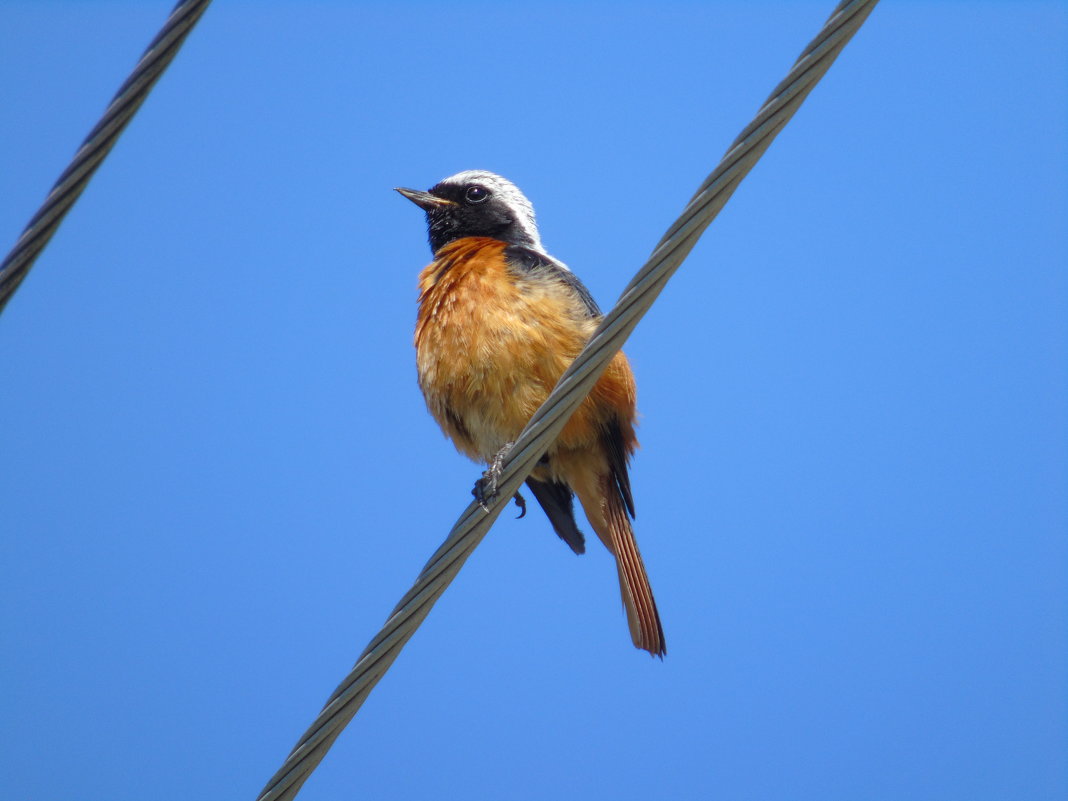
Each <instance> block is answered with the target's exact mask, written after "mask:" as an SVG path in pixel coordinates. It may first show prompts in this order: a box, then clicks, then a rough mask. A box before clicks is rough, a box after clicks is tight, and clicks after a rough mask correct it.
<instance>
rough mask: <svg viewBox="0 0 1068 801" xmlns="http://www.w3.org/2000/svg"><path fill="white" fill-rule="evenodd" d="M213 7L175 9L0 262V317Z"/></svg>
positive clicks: (195, 2)
mask: <svg viewBox="0 0 1068 801" xmlns="http://www.w3.org/2000/svg"><path fill="white" fill-rule="evenodd" d="M210 2H211V0H181V2H179V3H178V5H176V6H175V7H174V10H173V11H171V15H170V17H168V18H167V21H166V22H165V23H164V25H163V28H162V29H160V32H159V33H158V34H156V38H155V39H153V40H152V43H151V44H150V45H149V46H148V48H147V49H146V50H145V52H144V55H142V56H141V60H140V61H138V62H137V66H136V67H134V70H133V72H131V73H130V77H129V78H127V79H126V82H125V83H123V85H122V86H121V87H120V88H119V91H118V92H117V93H116V95H115V97H114V99H113V100H112V101H111V103H110V104H109V105H108V107H107V109H106V110H105V111H104V116H102V117H101V118H100V121H99V122H98V123H97V124H96V125H95V126H94V127H93V130H92V131H90V132H89V136H87V137H86V138H85V141H84V142H82V146H81V147H79V148H78V152H77V153H75V154H74V159H73V160H72V161H71V163H70V165H69V166H68V167H67V169H65V170H64V171H63V174H62V175H60V176H59V180H58V181H56V185H55V186H53V187H52V191H51V192H49V193H48V197H47V198H45V202H44V204H43V205H42V206H41V208H40V209H38V211H37V213H36V214H34V215H33V219H31V220H30V222H29V224H28V225H27V226H26V228H25V229H24V230H23V232H22V235H21V236H19V239H18V242H16V243H15V247H13V248H12V249H11V252H10V253H8V254H7V256H6V257H5V258H4V260H3V262H0V312H2V311H3V310H4V306H6V305H7V302H8V301H9V300H10V299H11V296H12V295H13V294H15V290H16V289H18V287H19V284H21V283H22V279H24V278H25V277H26V274H27V273H29V271H30V268H31V267H32V266H33V263H34V262H35V261H36V260H37V257H38V256H39V255H40V254H41V251H42V250H44V247H45V245H47V244H48V240H49V239H51V238H52V234H54V233H55V232H56V229H57V228H59V224H60V223H61V222H62V221H63V218H64V217H65V216H66V214H67V212H68V211H70V208H71V206H73V205H74V201H76V200H77V199H78V196H79V195H81V193H82V190H84V189H85V187H86V185H87V184H88V183H89V179H90V178H92V177H93V173H94V172H96V168H97V167H99V166H100V163H101V162H102V161H103V160H104V157H105V156H106V155H107V154H108V151H110V150H111V147H112V145H114V144H115V140H116V139H118V138H119V134H121V133H122V132H123V130H124V129H125V128H126V125H127V123H129V122H130V120H131V119H132V118H133V115H134V114H135V113H136V112H137V109H139V108H140V107H141V103H143V102H144V100H145V98H146V97H148V93H149V92H150V91H151V90H152V87H153V86H154V85H155V83H156V81H157V80H158V79H159V77H160V75H162V74H163V71H164V70H165V69H167V66H168V65H169V64H170V63H171V61H172V60H173V59H174V56H175V55H176V54H177V53H178V49H179V48H180V47H181V46H182V42H184V41H185V37H186V36H188V35H189V32H190V31H191V30H192V29H193V26H194V25H196V23H197V20H199V19H200V17H201V15H202V14H203V13H204V10H205V9H206V8H207V7H208V4H209V3H210Z"/></svg>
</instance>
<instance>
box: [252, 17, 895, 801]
mask: <svg viewBox="0 0 1068 801" xmlns="http://www.w3.org/2000/svg"><path fill="white" fill-rule="evenodd" d="M876 2H877V0H848V1H847V2H843V3H841V4H840V5H839V6H838V7H837V8H836V9H835V11H834V13H833V14H832V15H831V17H830V19H828V20H827V22H826V24H825V25H824V26H823V29H822V30H821V31H820V33H819V35H817V36H816V38H815V39H813V40H812V42H811V43H810V44H809V46H808V47H807V48H805V50H804V52H803V53H802V54H801V57H800V58H799V59H798V60H797V63H796V64H794V66H793V68H792V69H791V70H790V73H789V74H788V75H787V76H786V78H785V80H783V81H782V83H780V84H779V85H778V86H777V87H775V90H774V91H773V92H772V93H771V96H770V97H769V98H768V100H767V101H766V102H765V103H764V106H763V107H762V108H761V109H760V111H759V113H758V114H757V116H756V118H755V119H754V120H753V121H752V122H751V123H750V124H749V125H748V126H746V128H745V130H743V131H742V133H741V135H739V137H738V138H737V139H736V140H735V142H734V144H732V145H731V147H730V149H729V150H728V151H727V154H726V155H725V156H724V157H723V159H722V161H721V162H720V163H719V166H717V167H716V169H715V170H713V172H712V174H711V175H709V176H708V178H707V179H706V180H705V182H704V183H703V184H701V187H700V188H699V189H698V191H697V194H695V195H694V197H693V199H692V200H691V201H690V203H689V204H688V205H687V206H686V208H685V209H684V210H683V212H682V215H681V216H680V217H679V219H678V221H676V222H675V223H674V224H673V225H672V226H671V228H669V229H668V232H667V234H665V236H664V238H663V239H662V240H661V241H660V243H659V244H658V245H657V247H656V249H655V250H654V251H653V254H652V256H651V257H650V258H649V261H648V262H646V264H645V265H644V266H643V267H642V268H641V269H640V270H639V271H638V274H637V275H636V276H635V277H634V279H633V280H632V281H631V282H630V284H629V285H628V286H627V288H626V289H625V290H624V291H623V295H622V296H621V297H620V299H619V302H618V303H617V304H616V307H615V308H614V309H612V311H611V312H609V313H608V315H607V316H606V317H605V318H604V320H603V322H602V323H601V325H600V327H599V328H598V329H597V331H596V332H595V333H594V335H593V337H592V338H591V339H590V341H589V343H588V344H587V345H586V347H585V349H584V350H583V351H582V353H580V354H579V355H578V357H577V358H576V359H575V361H574V363H573V364H572V365H571V367H570V368H568V370H567V372H565V373H564V375H563V377H562V378H561V379H560V382H559V383H558V384H557V385H556V388H555V389H554V390H553V392H552V394H551V395H550V396H549V398H548V399H547V400H546V401H545V403H544V404H543V405H542V407H541V408H540V409H538V411H537V412H535V414H534V416H533V417H532V418H531V420H530V422H529V423H528V424H527V427H526V428H525V429H524V430H523V433H522V434H520V436H519V438H518V439H517V440H516V443H515V446H514V447H513V448H512V450H511V452H510V453H509V454H508V456H507V458H506V459H505V462H504V466H503V472H502V474H501V478H500V480H499V482H498V483H499V487H500V490H499V494H498V496H497V498H496V499H495V500H494V502H493V503H491V504H490V508H489V511H488V512H485V511H483V510H482V509H480V508H479V506H478V505H477V504H474V503H472V504H471V505H470V506H468V507H467V509H466V511H464V513H463V515H462V516H461V517H460V519H459V520H458V521H457V522H456V525H455V526H453V529H452V531H451V532H450V533H449V536H448V538H447V539H446V540H445V542H444V543H443V544H442V545H441V547H440V548H438V550H437V552H436V553H435V554H434V555H433V556H432V557H431V558H430V561H429V562H427V563H426V566H425V567H424V568H423V571H422V572H421V573H420V574H419V577H418V578H417V579H416V582H415V585H414V586H413V587H412V588H411V589H410V590H409V591H408V594H407V595H405V596H404V598H402V599H401V602H400V603H399V604H397V607H396V609H394V610H393V613H392V614H391V615H390V617H389V619H388V620H387V621H386V623H385V625H384V626H383V627H382V630H381V631H380V632H379V633H378V634H377V635H375V637H374V639H372V640H371V642H370V644H369V645H368V646H367V648H366V649H365V650H364V652H363V654H362V655H361V656H360V658H359V660H358V661H357V662H356V665H355V667H353V669H352V671H351V672H350V673H349V675H348V676H347V677H346V678H345V680H344V681H343V682H342V683H341V684H340V686H338V688H337V689H336V690H335V691H334V694H333V695H331V696H330V698H329V700H328V701H327V702H326V706H324V707H323V710H322V712H321V713H320V714H319V717H318V718H317V719H316V720H315V722H314V723H313V724H312V725H311V727H310V728H309V729H308V730H307V731H306V732H305V733H304V735H303V736H302V737H301V738H300V741H299V742H298V743H297V744H296V746H295V747H294V748H293V751H292V752H291V753H290V755H289V757H288V758H287V759H286V761H285V764H284V765H282V767H281V769H280V770H279V771H278V772H277V773H276V774H275V775H274V776H273V777H272V778H271V780H270V781H269V782H268V783H267V785H266V787H264V789H263V791H262V792H261V794H260V796H259V801H285V800H286V799H292V798H293V797H294V796H296V794H297V792H298V791H299V790H300V787H301V785H303V783H304V781H305V780H306V779H307V778H308V776H309V775H310V774H311V772H312V771H313V770H314V769H315V767H316V766H317V765H318V764H319V762H320V761H321V760H322V758H323V756H324V755H325V754H326V752H327V750H328V749H329V748H330V746H331V745H332V744H333V742H334V740H335V739H337V736H338V735H339V734H340V733H341V730H342V729H343V728H344V727H345V725H346V724H347V723H348V722H349V721H350V720H351V719H352V717H353V716H354V715H355V714H356V711H357V710H358V709H359V708H360V705H361V704H363V702H364V699H366V698H367V696H368V694H369V693H370V692H371V690H372V689H373V688H374V686H375V684H376V683H377V682H378V680H379V679H380V678H381V677H382V675H383V674H384V673H385V672H386V670H387V669H388V668H389V666H390V664H392V662H393V660H394V659H396V657H397V654H398V653H399V652H400V650H401V648H403V647H404V644H405V643H406V642H407V641H408V639H409V638H410V637H411V636H412V634H413V633H414V632H415V630H416V628H418V626H419V624H420V623H422V621H423V619H424V618H425V617H426V616H427V614H428V613H429V611H430V608H431V607H432V606H433V604H434V602H435V601H436V600H437V599H438V597H439V596H440V595H441V594H442V593H443V592H444V591H445V588H446V587H447V586H448V585H449V583H450V582H451V581H452V579H453V578H454V577H455V576H456V574H457V572H458V571H459V570H460V567H461V566H462V565H463V563H464V561H465V560H466V559H467V557H468V556H469V555H470V554H471V552H472V551H473V550H474V549H475V547H476V546H477V545H478V543H479V542H480V541H481V540H482V537H483V536H485V534H486V532H487V531H488V530H489V528H490V526H491V525H492V524H493V522H494V520H496V519H497V516H498V515H499V514H500V513H501V510H502V509H503V508H504V506H505V505H506V504H507V503H508V501H509V500H510V499H511V497H512V495H513V494H514V493H515V491H516V490H517V489H519V486H520V485H521V484H522V483H523V481H524V479H526V477H527V475H528V474H529V473H530V471H531V470H532V469H533V467H534V465H535V463H536V462H537V460H538V459H539V458H540V457H541V455H542V454H543V453H544V452H545V451H546V450H547V449H548V447H549V444H550V443H551V442H552V441H553V439H554V438H555V437H556V436H557V434H559V432H560V430H561V429H562V428H563V426H564V424H565V423H566V422H567V419H568V418H569V417H570V416H571V414H572V412H574V411H575V409H576V408H578V406H579V404H580V403H581V402H582V399H583V398H585V397H586V394H587V393H588V392H589V391H590V389H591V388H592V386H593V384H594V383H595V382H596V380H597V378H598V376H600V374H601V372H602V371H603V370H604V368H605V367H606V366H607V364H608V362H609V361H610V360H611V358H612V357H613V356H614V355H615V353H616V351H618V350H619V348H620V346H621V345H622V344H623V341H624V340H625V339H626V338H627V336H628V335H629V334H630V332H631V331H632V330H633V329H634V326H635V325H636V324H637V323H638V320H639V319H640V318H641V317H642V316H643V315H644V314H645V312H646V311H647V310H648V309H649V307H650V306H651V305H652V303H653V301H654V300H655V299H656V297H657V295H659V294H660V290H661V289H663V287H664V284H665V283H666V282H667V280H668V279H669V278H670V277H671V275H672V274H673V273H674V272H675V270H676V269H678V267H679V265H680V264H681V263H682V261H683V259H684V258H685V257H686V255H687V254H688V253H689V252H690V250H691V249H692V248H693V246H694V244H695V243H696V242H697V239H698V237H699V236H700V235H701V233H702V232H703V231H704V230H705V228H707V227H708V225H709V223H711V222H712V220H713V219H714V218H715V216H716V215H717V214H718V213H719V211H720V209H722V208H723V206H724V204H725V203H726V202H727V200H728V199H729V198H730V196H731V194H733V192H734V190H735V189H736V188H737V187H738V184H739V183H740V182H741V180H742V179H743V178H744V177H745V175H746V174H747V173H748V172H749V170H750V169H752V167H753V165H754V164H755V163H756V162H757V160H758V159H759V158H760V156H761V155H762V154H763V153H764V151H765V150H766V149H767V148H768V145H770V144H771V141H772V140H773V139H774V138H775V136H776V134H778V132H779V131H780V130H782V128H783V126H784V125H786V123H787V122H788V121H789V119H790V117H792V116H793V113H794V112H795V111H796V110H797V108H798V107H799V106H800V105H801V102H802V101H803V100H804V99H805V97H806V96H807V95H808V93H809V92H810V91H811V90H812V88H813V87H814V86H815V85H816V83H817V82H818V81H819V79H820V78H821V77H823V74H824V73H825V72H826V71H827V69H828V68H829V67H830V66H831V64H832V63H833V62H834V59H835V58H836V57H837V56H838V54H839V53H840V52H841V50H842V48H843V47H845V45H846V43H847V42H848V41H849V39H850V38H851V37H852V36H853V34H854V33H856V31H857V30H858V29H859V28H860V26H861V24H863V22H864V20H865V19H866V18H867V16H868V14H870V13H871V11H872V9H873V8H874V7H875V4H876Z"/></svg>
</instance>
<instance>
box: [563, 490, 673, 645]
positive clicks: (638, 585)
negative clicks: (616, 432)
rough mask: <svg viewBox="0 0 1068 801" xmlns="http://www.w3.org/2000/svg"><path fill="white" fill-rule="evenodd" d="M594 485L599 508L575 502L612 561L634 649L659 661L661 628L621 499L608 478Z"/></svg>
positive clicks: (651, 590)
mask: <svg viewBox="0 0 1068 801" xmlns="http://www.w3.org/2000/svg"><path fill="white" fill-rule="evenodd" d="M598 484H599V489H600V490H601V498H600V499H599V500H600V503H597V504H596V507H599V508H593V509H591V508H590V507H591V506H594V504H590V503H588V501H589V500H592V499H588V498H584V497H582V495H581V494H580V495H579V500H580V501H581V502H582V506H583V508H584V509H585V510H586V516H587V517H588V518H589V519H590V523H591V524H592V525H593V528H594V530H595V531H596V532H597V534H598V536H599V537H600V538H601V541H602V542H604V544H605V546H606V547H607V548H608V550H609V551H611V552H612V555H613V556H615V558H616V570H617V571H618V573H619V592H620V595H622V596H623V608H624V609H626V610H627V624H628V625H629V627H630V638H631V640H633V641H634V645H635V647H637V648H641V649H643V650H646V651H648V652H649V653H650V654H652V655H653V656H659V657H660V658H661V659H663V657H664V654H666V653H667V644H666V642H665V641H664V627H663V626H662V625H661V624H660V613H659V612H658V611H657V609H656V600H655V599H654V598H653V588H652V587H650V586H649V576H648V575H646V573H645V564H644V563H643V562H642V555H641V552H639V550H638V542H637V540H635V538H634V529H633V528H632V527H631V524H630V518H629V517H628V516H627V510H626V507H625V506H624V503H623V497H622V496H621V495H620V493H619V489H618V488H617V487H616V486H615V482H614V481H613V480H611V478H610V477H609V476H605V477H604V478H603V479H602V480H601V481H600V482H598ZM598 512H599V513H600V514H598Z"/></svg>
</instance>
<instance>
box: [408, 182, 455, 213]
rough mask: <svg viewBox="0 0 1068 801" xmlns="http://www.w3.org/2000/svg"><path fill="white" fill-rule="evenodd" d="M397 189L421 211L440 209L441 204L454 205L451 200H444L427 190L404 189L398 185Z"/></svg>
mask: <svg viewBox="0 0 1068 801" xmlns="http://www.w3.org/2000/svg"><path fill="white" fill-rule="evenodd" d="M397 191H398V192H400V193H401V194H402V195H404V196H405V197H406V198H408V200H410V201H412V203H414V204H415V205H417V206H418V207H419V208H421V209H422V210H423V211H433V210H434V209H440V208H441V207H442V206H454V205H456V204H455V203H453V202H452V201H451V200H445V199H444V198H440V197H438V196H437V195H432V194H430V193H429V192H420V191H419V190H418V189H404V188H402V187H399V186H398V187H397Z"/></svg>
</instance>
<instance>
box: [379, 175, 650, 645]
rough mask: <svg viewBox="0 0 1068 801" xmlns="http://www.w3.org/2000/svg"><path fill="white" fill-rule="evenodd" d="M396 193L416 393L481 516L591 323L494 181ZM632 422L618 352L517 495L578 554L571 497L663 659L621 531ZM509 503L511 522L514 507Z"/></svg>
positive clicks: (475, 179)
mask: <svg viewBox="0 0 1068 801" xmlns="http://www.w3.org/2000/svg"><path fill="white" fill-rule="evenodd" d="M396 191H397V192H399V193H400V194H401V195H403V196H404V197H406V198H407V199H408V200H410V201H412V202H413V203H415V205H417V206H418V207H419V208H421V209H422V210H423V211H424V212H426V220H427V231H428V237H429V241H430V250H431V252H432V253H433V261H431V263H430V264H429V265H428V266H427V267H425V268H424V269H423V270H422V272H421V273H420V275H419V299H418V313H417V316H416V326H415V349H416V366H417V372H418V380H419V387H420V389H421V390H422V392H423V396H424V399H425V400H426V405H427V408H428V410H429V411H430V414H431V416H432V417H433V418H434V419H435V420H436V421H437V423H438V425H439V426H440V427H441V429H442V430H443V431H444V433H445V435H446V436H447V437H449V438H450V439H451V440H452V441H453V443H454V444H455V446H456V448H457V449H458V450H459V451H460V452H461V453H463V454H465V455H466V456H468V457H470V458H471V459H472V460H474V461H476V462H479V463H483V464H487V465H489V469H488V470H487V471H486V473H485V474H484V475H483V479H481V480H480V481H479V482H478V483H477V484H476V487H475V490H474V494H475V496H476V498H478V499H479V501H480V503H481V502H483V498H484V496H486V495H488V496H490V497H492V496H493V495H494V494H496V478H497V477H498V476H499V474H500V470H501V464H502V462H503V459H504V457H505V455H506V454H507V453H508V450H509V449H510V448H511V446H512V444H513V443H514V442H515V439H516V438H517V437H518V436H519V433H520V432H521V431H522V429H523V427H524V426H525V425H526V423H527V421H528V420H529V419H530V417H531V416H532V415H533V414H534V412H535V410H536V409H537V408H538V407H539V406H541V404H542V402H544V401H545V399H546V398H547V397H548V395H549V393H550V391H551V390H552V388H553V387H554V386H555V385H556V382H557V380H558V379H559V378H560V376H561V375H562V374H563V372H564V370H565V369H567V367H568V365H570V363H571V362H572V361H573V360H574V358H575V357H576V356H577V355H578V353H579V351H581V350H582V348H583V346H584V345H585V344H586V342H587V340H588V339H589V338H590V336H591V335H592V334H593V332H594V330H595V329H596V327H597V325H598V323H599V322H600V320H601V317H602V315H601V311H600V309H599V308H598V306H597V303H596V302H595V301H594V299H593V297H592V296H591V295H590V293H589V291H588V290H587V289H586V287H585V286H584V285H583V283H582V282H581V281H580V280H579V279H578V277H577V276H576V275H575V274H574V273H573V272H572V271H571V270H570V269H568V267H567V266H566V265H565V264H564V263H563V262H561V261H559V260H557V259H555V258H553V257H552V256H550V255H549V253H548V252H547V251H546V250H545V248H544V246H543V245H542V242H541V237H540V235H539V232H538V226H537V223H536V222H535V217H534V207H533V205H532V204H531V202H530V201H529V200H528V199H527V198H526V196H525V195H524V194H523V193H522V192H521V191H520V190H519V188H518V187H517V186H516V185H515V184H513V183H512V182H511V181H509V180H507V179H506V178H503V177H502V176H500V175H497V174H495V173H492V172H488V171H486V170H466V171H464V172H459V173H457V174H455V175H452V176H450V177H448V178H445V179H444V180H442V181H440V182H438V183H437V184H435V185H434V186H432V187H431V188H430V189H429V190H428V191H425V192H424V191H421V190H416V189H406V188H401V187H398V188H397V189H396ZM636 415H637V412H636V388H635V382H634V375H633V372H632V371H631V368H630V364H629V362H628V361H627V357H626V356H625V355H624V354H623V353H622V352H619V353H617V354H616V355H615V357H614V358H613V359H612V361H611V362H610V363H609V365H608V367H607V368H606V370H605V372H604V373H603V374H602V375H601V377H600V378H599V379H598V381H597V383H596V384H595V385H594V387H593V389H592V390H591V391H590V393H589V395H588V396H587V397H586V399H585V400H584V401H583V402H582V404H581V406H580V407H579V408H578V410H577V411H576V412H575V414H574V415H573V416H572V417H571V419H570V420H569V421H568V422H567V424H566V425H565V426H564V428H563V430H562V431H561V432H560V434H559V436H558V437H557V439H556V440H555V442H553V444H552V445H550V446H549V449H548V451H547V452H546V453H545V454H544V455H543V456H542V457H541V459H540V460H539V461H538V463H537V465H536V466H535V468H534V470H533V471H532V472H531V474H530V476H529V477H528V478H527V480H526V485H527V487H528V488H529V489H530V491H531V492H532V493H533V495H534V497H535V499H537V501H538V503H539V504H540V505H541V507H542V509H544V511H545V514H546V516H547V517H548V518H549V522H550V523H551V524H552V527H553V529H554V530H555V532H556V534H557V535H558V536H559V537H560V539H562V540H563V541H564V542H565V543H567V545H569V546H570V547H571V550H572V551H574V552H575V553H576V554H582V553H583V552H584V551H585V537H584V536H583V534H582V532H581V531H580V530H579V528H578V525H577V523H576V520H575V509H574V498H575V496H577V497H578V500H579V503H580V504H581V505H582V509H583V511H584V512H585V514H586V518H587V520H589V523H590V525H591V526H592V528H593V530H594V531H595V532H596V534H597V536H598V538H599V539H600V540H601V542H602V543H604V545H605V547H606V548H607V549H608V551H609V552H610V553H611V554H612V556H614V557H615V562H616V569H617V572H618V576H619V587H620V595H621V596H622V599H623V606H624V609H625V610H626V616H627V623H628V628H629V630H630V635H631V639H632V641H633V643H634V645H635V646H636V647H637V648H640V649H643V650H645V651H648V652H649V653H650V654H652V655H653V656H657V657H660V658H661V659H663V657H664V655H665V654H666V653H667V646H666V643H665V640H664V629H663V626H662V625H661V622H660V613H659V611H658V610H657V607H656V601H655V599H654V598H653V591H652V588H651V587H650V585H649V577H648V575H647V573H646V569H645V564H644V563H643V561H642V557H641V553H640V552H639V550H638V543H637V540H636V539H635V536H634V529H633V527H632V524H631V520H632V519H633V517H634V498H633V494H632V492H631V485H630V478H629V474H628V464H629V461H630V458H631V456H632V454H633V453H634V451H635V449H636V448H637V446H638V440H637V437H636V435H635V433H634V426H635V422H636ZM516 502H517V503H518V504H520V507H521V508H522V510H523V512H525V511H526V504H525V501H523V500H522V496H520V495H519V494H518V493H517V497H516ZM520 517H522V514H520Z"/></svg>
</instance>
